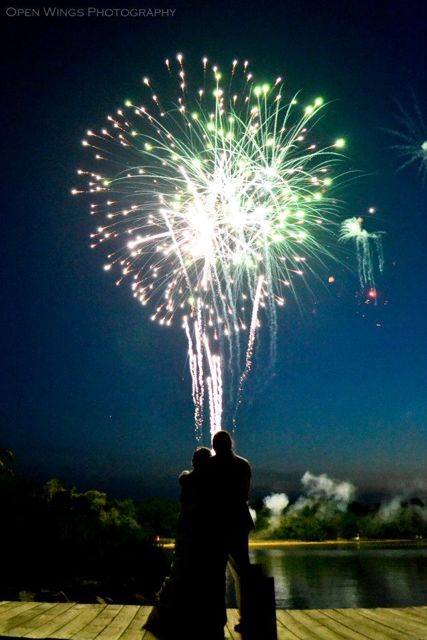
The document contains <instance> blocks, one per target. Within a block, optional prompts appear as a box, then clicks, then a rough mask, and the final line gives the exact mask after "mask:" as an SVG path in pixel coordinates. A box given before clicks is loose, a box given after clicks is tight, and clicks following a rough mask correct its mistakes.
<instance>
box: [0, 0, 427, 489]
mask: <svg viewBox="0 0 427 640" xmlns="http://www.w3.org/2000/svg"><path fill="white" fill-rule="evenodd" d="M92 4H93V5H95V6H99V7H100V6H102V5H101V4H97V3H96V2H94V3H92ZM113 5H114V6H115V7H120V6H123V7H130V6H135V4H132V3H123V2H121V3H113ZM15 6H18V4H16V5H15ZM26 6H27V7H28V6H29V5H28V4H27V5H26ZM32 6H33V7H34V8H35V7H38V6H42V5H36V4H33V5H32ZM45 6H47V5H45ZM51 6H54V5H53V4H52V5H51ZM56 6H59V5H56ZM80 6H81V5H80ZM104 6H105V7H107V6H112V5H111V3H110V4H104ZM137 6H144V5H143V4H141V3H138V5H137ZM146 6H147V7H148V6H149V5H148V4H147V5H146ZM156 6H168V7H172V8H175V9H176V12H175V15H174V17H169V18H162V19H161V18H157V19H150V18H142V17H141V18H119V19H114V18H89V17H82V18H77V17H76V18H71V17H69V18H57V19H55V18H47V17H43V16H40V17H32V18H29V17H28V18H26V17H8V16H6V13H5V10H3V9H2V15H1V22H2V30H3V33H4V37H3V42H4V52H3V62H4V63H5V67H6V68H5V79H4V81H3V89H4V98H3V101H2V108H3V117H2V142H3V155H2V161H3V168H2V173H1V175H2V189H1V196H2V200H3V207H2V225H1V229H2V232H3V247H2V253H1V256H2V294H3V295H2V331H1V334H0V338H1V349H2V363H3V367H2V369H3V372H4V377H3V383H2V385H1V396H2V397H1V404H0V407H1V409H0V410H1V414H0V420H1V422H0V434H1V435H0V446H7V447H10V448H12V449H13V450H14V451H15V453H16V456H17V465H18V468H20V469H21V470H24V471H27V472H28V471H29V472H32V473H36V474H38V475H41V476H43V477H46V476H49V477H51V476H56V477H60V478H63V479H65V480H66V481H67V482H74V483H77V484H78V485H79V486H81V487H88V486H96V487H99V488H101V487H105V488H108V489H109V490H111V491H115V492H116V493H118V494H122V495H125V494H127V493H129V494H132V495H143V494H150V493H151V494H153V493H156V492H158V493H168V492H171V491H172V492H173V491H174V486H175V484H174V483H175V476H176V474H177V473H178V471H179V470H180V469H181V468H183V467H185V466H187V465H188V461H189V459H190V457H191V452H192V449H193V447H194V445H195V441H194V436H193V426H192V424H193V418H192V413H193V410H192V403H191V394H190V380H189V376H188V373H187V365H186V343H185V337H184V335H183V334H182V331H181V330H180V329H179V328H178V327H176V328H171V329H169V330H168V329H162V328H160V327H158V326H156V325H153V324H152V323H150V322H149V321H148V312H147V311H146V310H145V309H143V308H142V307H140V306H139V305H138V304H137V303H136V302H134V300H133V299H132V298H131V297H130V295H129V291H128V287H127V286H123V287H121V288H116V287H114V283H113V279H112V277H111V274H107V273H105V272H104V271H102V268H101V266H102V264H103V257H102V256H101V254H100V253H99V252H92V251H90V250H89V247H88V245H89V238H88V236H89V233H90V231H91V230H92V223H93V220H92V219H90V218H89V216H88V214H87V203H86V202H84V201H83V200H78V199H75V198H72V197H71V196H70V189H71V188H72V187H73V186H75V184H76V179H75V169H76V168H77V167H78V166H79V165H81V164H82V163H83V164H84V159H85V157H84V150H82V148H81V145H80V140H81V138H82V135H83V134H84V132H85V130H86V129H87V128H88V127H96V126H99V125H101V124H102V122H103V120H104V117H105V115H106V114H107V113H108V112H109V111H110V110H111V109H113V108H116V107H118V106H119V105H120V104H121V103H122V102H123V99H124V98H127V97H129V96H132V97H133V96H138V95H141V94H142V87H141V86H140V83H141V77H142V76H143V75H144V74H145V73H148V74H149V75H150V76H151V77H160V75H163V68H162V67H163V61H164V59H165V58H166V57H172V56H173V55H174V54H175V53H176V52H178V51H182V52H183V53H184V55H185V56H186V58H187V61H188V64H189V65H190V66H191V65H198V63H199V60H200V58H201V57H202V56H203V55H205V54H206V55H208V56H209V57H210V59H212V60H213V59H214V60H216V61H218V62H219V64H228V63H231V61H232V60H233V59H234V58H235V57H238V58H240V59H242V58H245V59H246V58H248V59H249V60H250V61H251V63H252V67H253V69H254V71H255V72H256V74H257V77H259V78H263V79H264V78H265V79H266V80H270V79H271V78H275V77H276V76H277V75H278V74H283V75H286V77H287V79H288V83H289V85H290V86H291V87H292V89H294V90H298V89H302V90H303V91H304V93H305V94H306V95H308V96H315V95H319V94H320V95H322V96H324V97H325V98H326V99H328V100H333V101H334V102H333V103H332V105H331V106H330V108H329V109H328V111H329V116H327V118H326V119H325V123H324V125H322V126H325V127H327V128H328V131H330V132H331V135H334V134H335V132H337V133H339V134H342V135H344V136H345V137H346V139H347V140H348V143H349V146H348V155H349V157H350V160H349V166H350V167H351V168H354V169H359V170H361V171H362V172H363V175H362V177H360V178H359V179H358V180H357V181H356V182H354V183H349V184H348V185H347V186H345V188H343V190H342V193H341V195H342V198H343V199H344V201H345V211H346V212H348V217H350V216H353V215H359V214H361V213H363V212H365V211H366V209H367V207H369V206H375V207H376V208H377V213H376V214H375V215H376V216H377V218H379V221H378V223H375V224H377V225H378V228H381V229H384V230H385V231H386V232H387V235H386V236H385V239H384V250H385V259H386V268H385V272H384V274H383V275H382V276H381V278H380V279H379V281H378V290H379V292H380V298H379V304H378V305H377V306H376V307H372V306H369V307H367V306H366V305H363V304H361V303H360V297H359V296H358V293H359V292H358V282H357V275H356V274H353V275H350V274H348V273H345V272H344V271H343V273H342V274H341V277H340V279H339V280H340V282H339V286H337V287H336V289H334V290H330V291H329V292H327V291H325V290H324V291H319V295H318V303H317V305H316V307H315V310H316V313H315V314H313V313H312V311H313V305H309V304H307V306H306V307H305V309H304V313H303V314H301V313H300V311H299V310H298V308H297V307H296V305H295V304H294V303H292V302H290V303H289V305H288V306H287V307H286V309H285V310H283V311H281V312H280V314H279V357H278V362H277V364H276V368H275V376H274V378H273V379H272V380H271V381H270V382H269V383H268V384H267V385H266V386H265V387H264V389H263V391H262V392H259V393H254V392H255V391H256V387H257V384H258V386H259V380H257V377H256V374H257V372H256V371H255V372H254V377H253V379H252V381H251V383H250V385H248V390H247V394H246V401H245V404H244V407H243V409H242V411H241V414H240V421H239V427H238V430H237V432H236V440H237V444H238V450H239V451H240V452H241V453H242V455H245V456H247V457H248V458H249V459H250V460H251V461H252V463H253V466H254V473H255V484H256V485H257V486H259V487H260V486H263V487H268V488H270V487H272V488H274V489H276V490H278V489H280V490H287V489H295V487H296V486H297V484H298V483H297V479H298V478H299V477H300V476H301V475H302V474H303V473H304V471H305V470H307V469H309V470H310V471H312V472H313V473H321V472H326V473H328V474H330V475H332V476H335V477H338V478H342V479H348V480H352V481H353V482H355V483H356V484H357V485H358V486H360V487H361V488H362V489H363V490H382V489H387V488H388V489H391V490H393V491H394V490H396V491H398V490H403V488H404V486H410V485H411V486H412V485H413V486H415V485H417V486H420V485H421V484H422V483H423V482H424V484H425V485H426V489H427V476H426V472H425V467H426V465H425V461H426V460H427V424H426V422H427V399H426V389H427V380H426V378H427V340H426V336H427V329H426V326H427V324H426V320H427V305H426V258H427V251H426V246H427V243H426V240H427V221H426V213H427V212H426V185H424V187H423V183H422V180H421V178H420V176H419V175H418V173H417V170H416V167H415V166H414V167H412V168H411V167H409V168H407V169H406V170H404V171H402V172H399V173H396V168H397V167H398V166H399V162H400V160H399V158H398V157H396V155H395V153H394V152H393V150H391V149H390V148H389V147H390V145H392V144H393V143H394V142H396V140H394V139H393V138H392V137H391V136H390V135H389V134H388V133H387V132H386V131H384V128H392V129H396V128H398V127H399V124H398V123H397V121H396V119H395V116H394V114H396V112H397V102H399V103H400V104H401V105H403V106H404V107H405V108H406V109H407V110H408V111H410V112H411V111H413V109H414V102H413V98H412V92H413V94H414V95H415V96H416V98H417V101H418V104H419V108H420V109H421V110H422V111H423V113H424V114H425V115H426V99H427V94H426V86H427V82H426V81H427V60H426V47H427V35H426V27H425V25H426V22H427V21H426V18H427V15H426V9H425V3H424V2H423V1H422V0H409V1H408V0H402V1H401V0H387V1H385V0H375V1H372V0H357V1H356V0H346V2H338V1H332V0H331V1H328V0H322V1H320V0H309V1H308V0H283V1H282V2H280V3H279V2H277V3H271V2H267V3H262V5H261V3H260V4H256V3H252V2H245V3H243V2H233V1H232V2H227V3H225V2H224V3H223V2H215V3H210V4H209V6H208V5H207V4H205V3H201V2H198V3H196V2H174V1H172V2H171V4H170V5H161V4H160V5H156ZM426 118H427V115H426ZM337 293H339V295H337ZM385 301H387V305H384V302H385ZM363 316H365V317H363ZM377 324H380V325H381V326H380V327H378V326H377ZM249 400H250V402H248V401H249Z"/></svg>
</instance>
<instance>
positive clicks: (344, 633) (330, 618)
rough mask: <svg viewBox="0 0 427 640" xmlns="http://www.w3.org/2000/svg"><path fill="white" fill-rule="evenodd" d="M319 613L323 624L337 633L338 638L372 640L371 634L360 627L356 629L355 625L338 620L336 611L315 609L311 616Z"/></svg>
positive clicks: (311, 611)
mask: <svg viewBox="0 0 427 640" xmlns="http://www.w3.org/2000/svg"><path fill="white" fill-rule="evenodd" d="M315 611H317V613H318V614H322V617H321V618H320V619H321V621H322V624H323V625H324V626H325V627H326V628H327V629H329V630H330V631H331V632H333V633H335V634H336V635H337V636H341V637H344V638H346V639H348V640H371V636H370V635H369V632H365V630H364V629H361V628H360V626H358V627H357V628H355V626H354V624H352V623H351V622H350V623H348V622H346V621H343V619H342V618H341V619H339V620H337V619H336V616H335V615H334V611H333V610H332V609H315V610H310V614H312V613H314V612H315Z"/></svg>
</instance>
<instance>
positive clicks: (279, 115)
mask: <svg viewBox="0 0 427 640" xmlns="http://www.w3.org/2000/svg"><path fill="white" fill-rule="evenodd" d="M166 69H167V72H168V74H169V76H174V77H176V79H177V83H178V87H177V89H178V91H177V93H178V95H176V94H175V91H176V85H175V83H174V84H173V92H174V93H173V96H172V97H170V98H167V99H166V98H160V96H159V93H158V92H157V91H156V90H155V88H154V85H153V84H152V82H151V80H150V79H149V78H147V77H145V78H143V85H144V87H145V90H146V91H147V92H148V95H147V96H146V99H145V100H144V101H143V102H141V101H139V100H126V102H125V103H124V106H123V107H122V108H120V109H118V110H117V111H116V113H115V114H114V115H109V116H108V117H107V125H106V126H105V127H104V128H102V129H101V130H100V131H95V130H90V131H88V132H87V136H86V138H85V139H84V140H83V142H82V144H83V146H85V147H87V148H88V149H89V150H91V151H92V152H93V156H94V160H95V161H96V162H97V167H96V169H89V170H79V171H78V173H79V174H80V175H83V176H85V177H86V178H87V187H86V188H84V189H80V188H77V189H73V193H81V192H89V193H90V194H93V195H94V196H95V197H96V198H97V201H95V202H93V203H92V204H91V213H92V214H97V215H98V216H101V217H105V222H102V223H101V225H100V226H98V228H97V230H96V232H95V233H93V234H92V239H93V240H92V247H96V246H97V245H99V244H103V243H104V242H107V241H109V242H111V244H112V245H114V246H115V247H114V250H113V251H112V252H111V253H109V254H108V262H107V263H106V264H105V266H104V269H106V270H110V269H112V270H114V269H116V270H118V271H119V276H118V279H117V281H116V284H120V282H121V281H122V280H123V279H125V278H126V279H128V280H129V281H130V282H131V288H132V292H133V295H134V297H135V298H137V299H138V300H139V301H140V302H141V303H142V304H143V305H145V304H148V303H149V304H150V305H151V306H152V308H153V311H152V314H151V320H153V321H157V322H158V323H159V324H161V325H170V324H171V323H172V321H173V320H174V318H175V317H177V316H178V317H179V319H180V322H181V323H182V326H183V328H184V331H185V333H186V336H187V340H188V361H189V367H190V372H191V377H192V393H193V401H194V406H195V425H196V434H197V435H198V436H199V437H200V435H201V430H202V425H203V421H204V414H205V413H206V409H205V404H207V406H208V407H209V413H210V428H211V433H215V432H216V431H218V430H219V429H221V428H222V426H223V424H224V411H225V405H226V404H227V403H228V405H229V411H230V415H234V413H235V408H236V403H238V402H239V400H240V398H241V393H242V388H243V385H244V383H245V381H246V378H247V377H248V375H249V372H250V371H251V368H252V359H253V354H254V345H255V341H256V336H257V333H258V331H259V329H260V326H261V318H263V319H264V320H265V321H266V324H267V326H268V330H269V331H268V334H269V338H270V340H269V344H270V347H269V351H270V356H271V358H274V354H275V348H276V346H275V345H276V328H277V318H276V307H277V305H279V306H283V305H284V304H285V294H284V292H285V291H289V292H291V293H292V294H294V295H296V289H297V280H298V279H299V280H301V281H304V280H305V277H306V274H307V273H309V272H311V274H313V275H318V272H319V270H320V267H323V266H324V260H325V258H333V255H332V254H331V252H330V248H329V247H330V246H332V244H333V242H334V238H335V237H336V229H337V225H338V222H337V205H336V202H335V200H333V199H332V198H331V197H329V195H328V191H329V189H330V187H331V186H332V185H333V177H332V170H333V168H334V167H335V166H336V165H337V163H338V162H340V160H341V158H342V156H341V154H340V150H341V149H342V148H343V147H344V146H345V140H344V139H343V138H338V139H337V140H335V141H332V142H330V143H329V144H326V145H320V146H318V141H317V140H316V141H313V140H312V137H313V131H312V130H313V127H314V125H315V124H316V122H317V120H318V118H319V114H320V112H321V110H322V109H323V108H324V104H323V99H322V98H320V97H319V98H316V99H315V100H313V101H312V103H311V104H307V105H305V106H304V107H301V106H299V104H298V102H297V100H296V97H295V96H294V95H292V96H286V95H285V92H284V83H283V81H282V79H281V78H277V79H276V80H275V81H274V82H273V83H272V84H265V83H264V84H255V83H254V79H253V74H252V73H251V72H250V70H249V67H248V62H244V63H238V61H237V60H235V61H233V64H232V67H231V70H230V72H229V73H228V74H223V73H222V72H221V71H220V69H219V67H218V66H216V65H211V64H210V63H209V62H208V60H207V58H204V59H203V62H202V72H201V74H200V75H201V76H202V77H201V79H200V82H199V84H198V85H196V88H195V90H193V89H191V83H190V80H189V78H188V75H187V71H186V69H185V67H184V63H183V56H182V55H181V54H178V55H177V56H176V60H174V61H171V60H166ZM167 86H169V88H170V83H168V85H167ZM148 105H150V106H148ZM98 167H99V168H98ZM337 177H339V176H336V177H335V178H334V179H336V178H337ZM99 199H101V200H102V202H99ZM355 220H356V219H355ZM365 233H366V232H362V231H360V233H359V235H360V238H363V239H364V238H365V235H364V234H365ZM346 237H347V236H346ZM352 237H353V236H352ZM370 237H373V236H370ZM357 242H361V240H357ZM357 246H358V247H359V244H358V245H357ZM361 246H362V247H365V243H364V241H363V242H361ZM364 251H365V252H366V249H364ZM365 258H366V256H365ZM363 274H364V275H363V279H364V280H366V281H369V282H370V281H371V278H370V273H369V271H366V269H365V271H364V272H363ZM226 373H227V374H228V378H227V385H226V387H225V385H224V384H223V379H224V376H225V374H226ZM225 389H226V391H227V400H224V397H223V396H224V395H225V392H224V390H225ZM233 409H234V413H233Z"/></svg>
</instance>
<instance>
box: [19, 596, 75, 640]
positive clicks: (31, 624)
mask: <svg viewBox="0 0 427 640" xmlns="http://www.w3.org/2000/svg"><path fill="white" fill-rule="evenodd" d="M46 604H47V603H46ZM72 606H73V604H72V603H71V602H68V603H60V602H56V603H55V602H53V603H51V606H50V607H49V608H47V609H46V610H45V611H41V612H40V613H38V615H36V616H34V617H32V618H29V619H28V620H26V621H25V622H22V623H21V624H19V625H17V626H15V627H14V628H13V629H9V633H10V635H13V636H24V635H27V634H29V633H31V634H36V633H37V630H38V628H39V627H41V626H43V625H45V624H46V623H47V622H49V621H52V620H54V619H56V618H57V617H58V616H60V615H61V614H62V613H64V612H65V611H67V610H68V609H70V608H71V607H72ZM35 637H42V638H43V637H45V636H44V635H42V636H35Z"/></svg>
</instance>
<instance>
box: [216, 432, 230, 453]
mask: <svg viewBox="0 0 427 640" xmlns="http://www.w3.org/2000/svg"><path fill="white" fill-rule="evenodd" d="M212 447H213V449H214V451H215V453H216V454H217V455H218V454H219V455H223V454H226V453H231V452H232V450H233V441H232V439H231V436H230V434H229V433H228V431H217V432H216V434H215V435H214V437H213V438H212Z"/></svg>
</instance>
